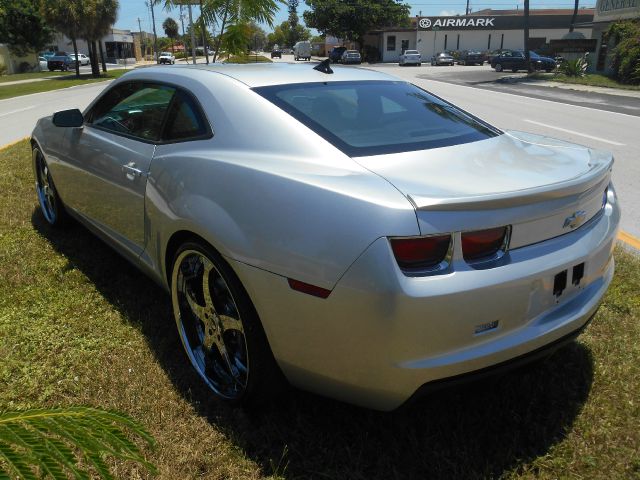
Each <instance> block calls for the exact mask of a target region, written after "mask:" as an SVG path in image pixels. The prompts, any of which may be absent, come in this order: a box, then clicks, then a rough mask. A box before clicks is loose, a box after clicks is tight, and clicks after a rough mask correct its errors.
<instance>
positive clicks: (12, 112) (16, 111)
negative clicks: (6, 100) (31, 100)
mask: <svg viewBox="0 0 640 480" xmlns="http://www.w3.org/2000/svg"><path fill="white" fill-rule="evenodd" d="M32 108H36V106H35V105H31V106H30V107H24V108H19V109H18V110H12V111H10V112H7V113H0V117H6V116H7V115H12V114H14V113H18V112H24V111H26V110H31V109H32Z"/></svg>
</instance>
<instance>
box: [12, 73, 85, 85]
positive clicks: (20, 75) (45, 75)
mask: <svg viewBox="0 0 640 480" xmlns="http://www.w3.org/2000/svg"><path fill="white" fill-rule="evenodd" d="M60 75H69V72H60V71H58V70H56V71H54V72H50V71H49V70H46V71H44V72H29V73H15V74H13V75H2V76H0V84H2V83H5V82H18V81H20V80H32V79H34V78H48V77H59V76H60ZM72 75H75V74H73V73H72Z"/></svg>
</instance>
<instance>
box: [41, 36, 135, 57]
mask: <svg viewBox="0 0 640 480" xmlns="http://www.w3.org/2000/svg"><path fill="white" fill-rule="evenodd" d="M100 42H101V43H102V51H103V52H104V56H105V60H106V61H107V63H124V61H125V59H126V62H127V63H135V61H136V58H135V49H134V44H133V35H132V34H131V30H120V29H117V28H112V29H111V30H110V31H109V33H108V34H106V35H105V36H104V37H102V38H101V39H100ZM76 46H77V47H78V53H84V54H85V55H87V56H88V55H89V46H88V45H87V42H86V41H85V40H82V39H77V40H76ZM53 47H54V50H55V51H57V52H66V53H73V43H72V42H71V40H70V39H69V38H67V37H66V36H64V35H61V34H58V35H57V36H56V38H55V44H54V46H53ZM98 51H99V50H98Z"/></svg>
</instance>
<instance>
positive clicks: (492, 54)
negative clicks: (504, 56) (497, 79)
mask: <svg viewBox="0 0 640 480" xmlns="http://www.w3.org/2000/svg"><path fill="white" fill-rule="evenodd" d="M509 51H510V50H505V49H503V48H500V49H497V50H492V51H490V52H487V53H486V54H485V57H486V59H487V63H488V64H489V65H491V62H492V61H493V59H494V58H495V57H497V56H498V55H500V54H501V53H504V52H509Z"/></svg>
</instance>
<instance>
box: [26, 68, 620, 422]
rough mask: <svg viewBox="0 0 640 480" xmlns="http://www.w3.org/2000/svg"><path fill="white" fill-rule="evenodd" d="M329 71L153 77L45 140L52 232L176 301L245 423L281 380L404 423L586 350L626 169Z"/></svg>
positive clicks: (37, 144) (71, 115) (609, 269)
mask: <svg viewBox="0 0 640 480" xmlns="http://www.w3.org/2000/svg"><path fill="white" fill-rule="evenodd" d="M327 64H328V61H326V62H325V63H323V64H321V65H320V66H318V67H316V68H312V67H311V66H309V65H301V64H298V65H289V64H270V65H214V66H205V65H198V66H189V67H176V68H172V69H165V68H161V67H151V68H146V69H139V70H135V71H132V72H129V73H127V74H126V75H124V76H122V77H121V78H120V79H118V80H116V81H114V82H113V83H112V84H111V85H110V86H109V87H107V89H106V90H105V91H104V92H103V93H102V94H101V95H100V96H99V97H98V98H97V99H96V100H94V101H93V103H91V105H89V107H88V108H87V109H86V110H85V111H84V112H82V113H81V112H80V111H79V110H67V111H63V112H58V113H56V114H55V115H53V117H46V118H43V119H41V120H39V121H38V123H37V125H36V127H35V129H34V131H33V135H32V139H31V144H32V148H33V167H34V172H35V179H36V182H35V185H36V192H37V196H38V200H39V203H40V208H41V210H42V213H43V215H44V217H45V218H46V220H47V221H48V222H49V223H50V224H51V225H53V226H61V225H63V222H64V220H65V217H66V216H67V215H70V216H72V217H74V218H76V219H78V220H79V221H81V222H82V223H83V224H85V225H87V226H88V227H89V228H90V229H91V230H92V231H94V232H96V233H97V234H98V235H99V236H100V237H101V238H103V239H104V240H105V241H106V242H108V243H109V244H110V245H112V246H113V247H114V248H115V249H116V250H117V251H118V252H120V253H121V254H122V255H123V256H125V257H126V258H128V259H129V260H130V261H131V262H133V263H134V264H135V265H137V266H138V267H139V268H140V269H142V270H143V271H144V272H146V273H147V274H148V275H149V276H150V277H151V278H152V279H154V280H155V281H156V282H157V283H159V284H160V285H162V286H163V287H164V288H165V289H166V290H167V291H169V292H170V295H171V299H172V302H173V313H174V316H175V320H176V325H177V330H178V333H179V335H180V338H181V340H182V344H183V345H184V349H185V351H186V354H187V357H188V358H189V360H190V362H191V363H192V365H193V367H194V368H195V369H196V371H197V372H198V373H199V375H200V376H201V377H202V379H203V381H204V382H205V383H206V384H207V385H208V387H209V388H210V389H211V392H212V394H213V395H215V396H216V397H219V398H221V399H224V400H227V401H229V402H231V403H251V402H252V401H256V402H260V401H262V400H263V399H264V398H266V397H267V395H269V394H270V392H272V391H273V389H274V388H275V386H276V385H278V384H279V383H280V380H281V379H282V377H284V378H286V379H287V380H288V381H289V382H290V383H292V384H294V385H296V386H298V387H300V388H303V389H306V390H309V391H313V392H317V393H320V394H323V395H327V396H331V397H335V398H338V399H341V400H344V401H347V402H352V403H354V404H358V405H363V406H367V407H370V408H375V409H381V410H391V409H394V408H396V407H398V406H400V405H402V404H403V403H404V402H405V401H407V400H408V399H409V398H410V397H412V396H413V395H417V394H422V393H424V392H428V391H430V390H431V389H434V388H440V387H441V386H442V385H443V384H448V383H449V382H458V381H460V380H462V379H465V380H466V379H469V378H477V377H479V376H484V375H486V374H487V373H488V372H490V371H493V370H496V371H502V370H503V369H504V368H506V367H507V366H514V365H520V364H522V363H523V362H526V361H529V360H532V359H535V358H538V357H539V356H541V355H543V354H546V353H548V352H549V351H551V350H552V349H554V348H557V347H558V346H559V345H561V344H562V343H564V342H566V341H569V340H570V339H572V338H573V337H575V336H576V335H577V334H578V333H579V332H580V331H581V330H582V329H583V328H584V327H585V326H586V325H587V323H588V322H589V320H590V319H591V318H592V316H593V315H594V313H595V312H596V310H597V308H598V305H599V303H600V301H601V299H602V296H603V295H604V293H605V291H606V289H607V287H608V285H609V283H610V282H611V279H612V276H613V271H614V261H613V257H612V252H613V248H614V244H615V238H616V232H617V229H618V222H619V219H620V210H619V206H618V202H617V198H616V194H615V192H614V189H613V187H612V185H611V183H610V182H611V168H612V165H613V159H612V157H611V155H610V154H608V153H606V152H602V151H597V150H592V149H589V148H585V147H581V146H579V145H574V144H570V143H567V142H564V141H559V140H554V139H551V138H546V137H541V136H537V135H531V134H527V133H522V132H506V131H501V130H499V129H497V128H495V127H493V126H491V125H489V124H487V123H486V122H484V121H482V120H479V119H477V118H475V117H473V116H472V115H470V114H468V113H466V112H464V111H462V110H460V109H459V108H457V107H455V106H453V105H451V104H450V103H447V102H446V101H444V100H442V99H440V98H438V97H436V96H433V95H431V94H430V93H428V92H427V91H424V90H422V89H420V88H418V87H417V86H415V85H412V84H410V83H406V82H404V81H401V80H399V79H397V78H395V77H391V76H388V75H385V74H382V73H378V72H374V71H371V70H365V69H352V68H344V67H335V68H334V70H331V67H329V66H328V65H327ZM331 72H333V73H331ZM273 131H277V132H286V135H278V136H277V138H276V137H274V136H273V134H272V132H273Z"/></svg>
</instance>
